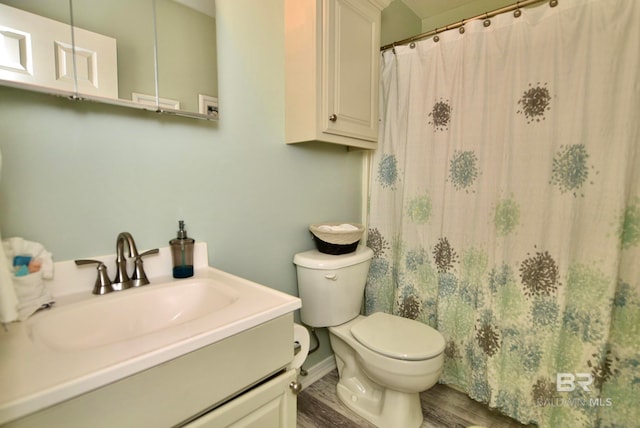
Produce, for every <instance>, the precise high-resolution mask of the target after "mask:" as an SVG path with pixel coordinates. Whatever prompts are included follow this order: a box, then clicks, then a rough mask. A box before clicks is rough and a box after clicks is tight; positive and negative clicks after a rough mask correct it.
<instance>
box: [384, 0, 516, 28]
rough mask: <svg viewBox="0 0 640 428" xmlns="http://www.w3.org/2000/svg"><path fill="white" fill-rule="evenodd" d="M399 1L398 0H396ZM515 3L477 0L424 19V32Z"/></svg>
mask: <svg viewBox="0 0 640 428" xmlns="http://www.w3.org/2000/svg"><path fill="white" fill-rule="evenodd" d="M396 1H398V0H396ZM513 3H515V1H514V0H476V1H473V2H471V3H467V4H464V5H462V6H459V7H457V8H454V9H450V10H448V11H446V12H443V13H440V14H438V15H434V16H430V17H428V18H425V19H423V20H422V32H427V31H431V30H434V29H435V28H440V27H444V26H446V25H450V24H452V23H454V22H459V21H462V20H463V19H467V18H472V17H474V16H478V15H480V14H483V13H485V12H491V11H492V10H496V9H498V8H501V7H504V6H508V5H510V4H513Z"/></svg>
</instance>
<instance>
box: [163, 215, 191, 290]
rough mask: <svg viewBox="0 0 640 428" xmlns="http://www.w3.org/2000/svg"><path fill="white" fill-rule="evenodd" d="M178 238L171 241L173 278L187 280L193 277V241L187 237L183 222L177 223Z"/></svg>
mask: <svg viewBox="0 0 640 428" xmlns="http://www.w3.org/2000/svg"><path fill="white" fill-rule="evenodd" d="M178 228H179V229H178V236H177V237H176V238H174V239H172V240H171V241H169V245H170V246H171V258H172V259H173V277H174V278H189V277H190V276H193V244H194V242H195V240H193V239H191V238H189V237H187V231H186V230H185V229H184V221H183V220H180V221H179V222H178Z"/></svg>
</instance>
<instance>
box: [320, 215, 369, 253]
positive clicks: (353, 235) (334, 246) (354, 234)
mask: <svg viewBox="0 0 640 428" xmlns="http://www.w3.org/2000/svg"><path fill="white" fill-rule="evenodd" d="M341 224H344V223H336V222H333V223H319V224H312V225H311V226H309V230H310V231H311V234H312V235H313V238H314V239H313V240H314V241H315V243H316V247H317V248H318V251H320V252H321V253H326V254H333V255H339V254H347V253H352V252H354V251H355V250H356V248H357V247H358V243H359V242H360V239H361V238H362V234H363V233H364V226H363V225H361V224H356V223H349V224H351V225H352V226H355V227H357V228H358V229H357V230H348V231H328V230H321V229H319V227H320V226H339V225H341Z"/></svg>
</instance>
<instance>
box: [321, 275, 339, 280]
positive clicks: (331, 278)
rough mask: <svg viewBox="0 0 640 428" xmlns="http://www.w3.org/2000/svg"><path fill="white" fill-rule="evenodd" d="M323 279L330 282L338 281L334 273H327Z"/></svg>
mask: <svg viewBox="0 0 640 428" xmlns="http://www.w3.org/2000/svg"><path fill="white" fill-rule="evenodd" d="M324 277H325V278H327V279H330V280H331V281H335V280H337V279H338V275H336V274H335V273H328V274H326V275H325V276H324Z"/></svg>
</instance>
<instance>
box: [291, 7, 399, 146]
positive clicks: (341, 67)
mask: <svg viewBox="0 0 640 428" xmlns="http://www.w3.org/2000/svg"><path fill="white" fill-rule="evenodd" d="M389 3H390V0H285V134H286V142H287V143H289V144H292V143H299V142H304V141H314V140H317V141H325V142H328V143H335V144H343V145H346V146H350V147H357V148H364V149H375V148H376V141H377V139H378V75H379V70H378V67H379V58H380V16H381V11H382V9H383V8H384V7H386V6H387V5H388V4H389Z"/></svg>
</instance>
